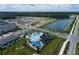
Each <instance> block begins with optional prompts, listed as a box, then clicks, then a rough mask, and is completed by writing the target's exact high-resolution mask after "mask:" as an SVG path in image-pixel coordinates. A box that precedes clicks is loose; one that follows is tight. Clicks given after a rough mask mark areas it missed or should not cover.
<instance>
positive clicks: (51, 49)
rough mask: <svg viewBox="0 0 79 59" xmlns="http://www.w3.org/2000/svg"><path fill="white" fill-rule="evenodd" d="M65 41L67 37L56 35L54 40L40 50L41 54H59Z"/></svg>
mask: <svg viewBox="0 0 79 59" xmlns="http://www.w3.org/2000/svg"><path fill="white" fill-rule="evenodd" d="M64 41H65V39H62V38H59V37H54V38H53V40H52V41H51V42H50V43H49V44H47V45H46V46H45V47H44V48H43V49H42V50H41V51H40V53H39V54H41V55H51V54H53V55H54V54H55V55H57V54H58V53H59V50H60V48H61V46H62V44H63V42H64Z"/></svg>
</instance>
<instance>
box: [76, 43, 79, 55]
mask: <svg viewBox="0 0 79 59" xmlns="http://www.w3.org/2000/svg"><path fill="white" fill-rule="evenodd" d="M76 55H79V43H77V45H76Z"/></svg>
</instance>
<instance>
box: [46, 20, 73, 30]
mask: <svg viewBox="0 0 79 59" xmlns="http://www.w3.org/2000/svg"><path fill="white" fill-rule="evenodd" d="M71 21H72V20H71V19H60V20H57V21H56V22H54V23H50V24H48V25H47V28H48V29H51V30H56V31H60V30H65V28H66V27H67V26H68V24H69V23H70V22H71Z"/></svg>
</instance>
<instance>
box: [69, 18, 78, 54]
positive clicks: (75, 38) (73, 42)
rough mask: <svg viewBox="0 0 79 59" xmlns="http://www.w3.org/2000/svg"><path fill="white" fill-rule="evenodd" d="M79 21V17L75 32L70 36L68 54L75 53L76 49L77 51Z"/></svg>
mask: <svg viewBox="0 0 79 59" xmlns="http://www.w3.org/2000/svg"><path fill="white" fill-rule="evenodd" d="M78 21H79V19H77V23H76V25H75V28H74V31H73V34H72V35H71V38H70V46H69V50H68V53H67V54H68V55H75V51H76V43H77V41H78V39H79V36H78V35H77V33H78Z"/></svg>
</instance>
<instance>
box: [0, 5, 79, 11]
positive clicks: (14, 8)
mask: <svg viewBox="0 0 79 59" xmlns="http://www.w3.org/2000/svg"><path fill="white" fill-rule="evenodd" d="M23 11H24V12H29V11H31V12H79V4H0V12H23Z"/></svg>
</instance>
